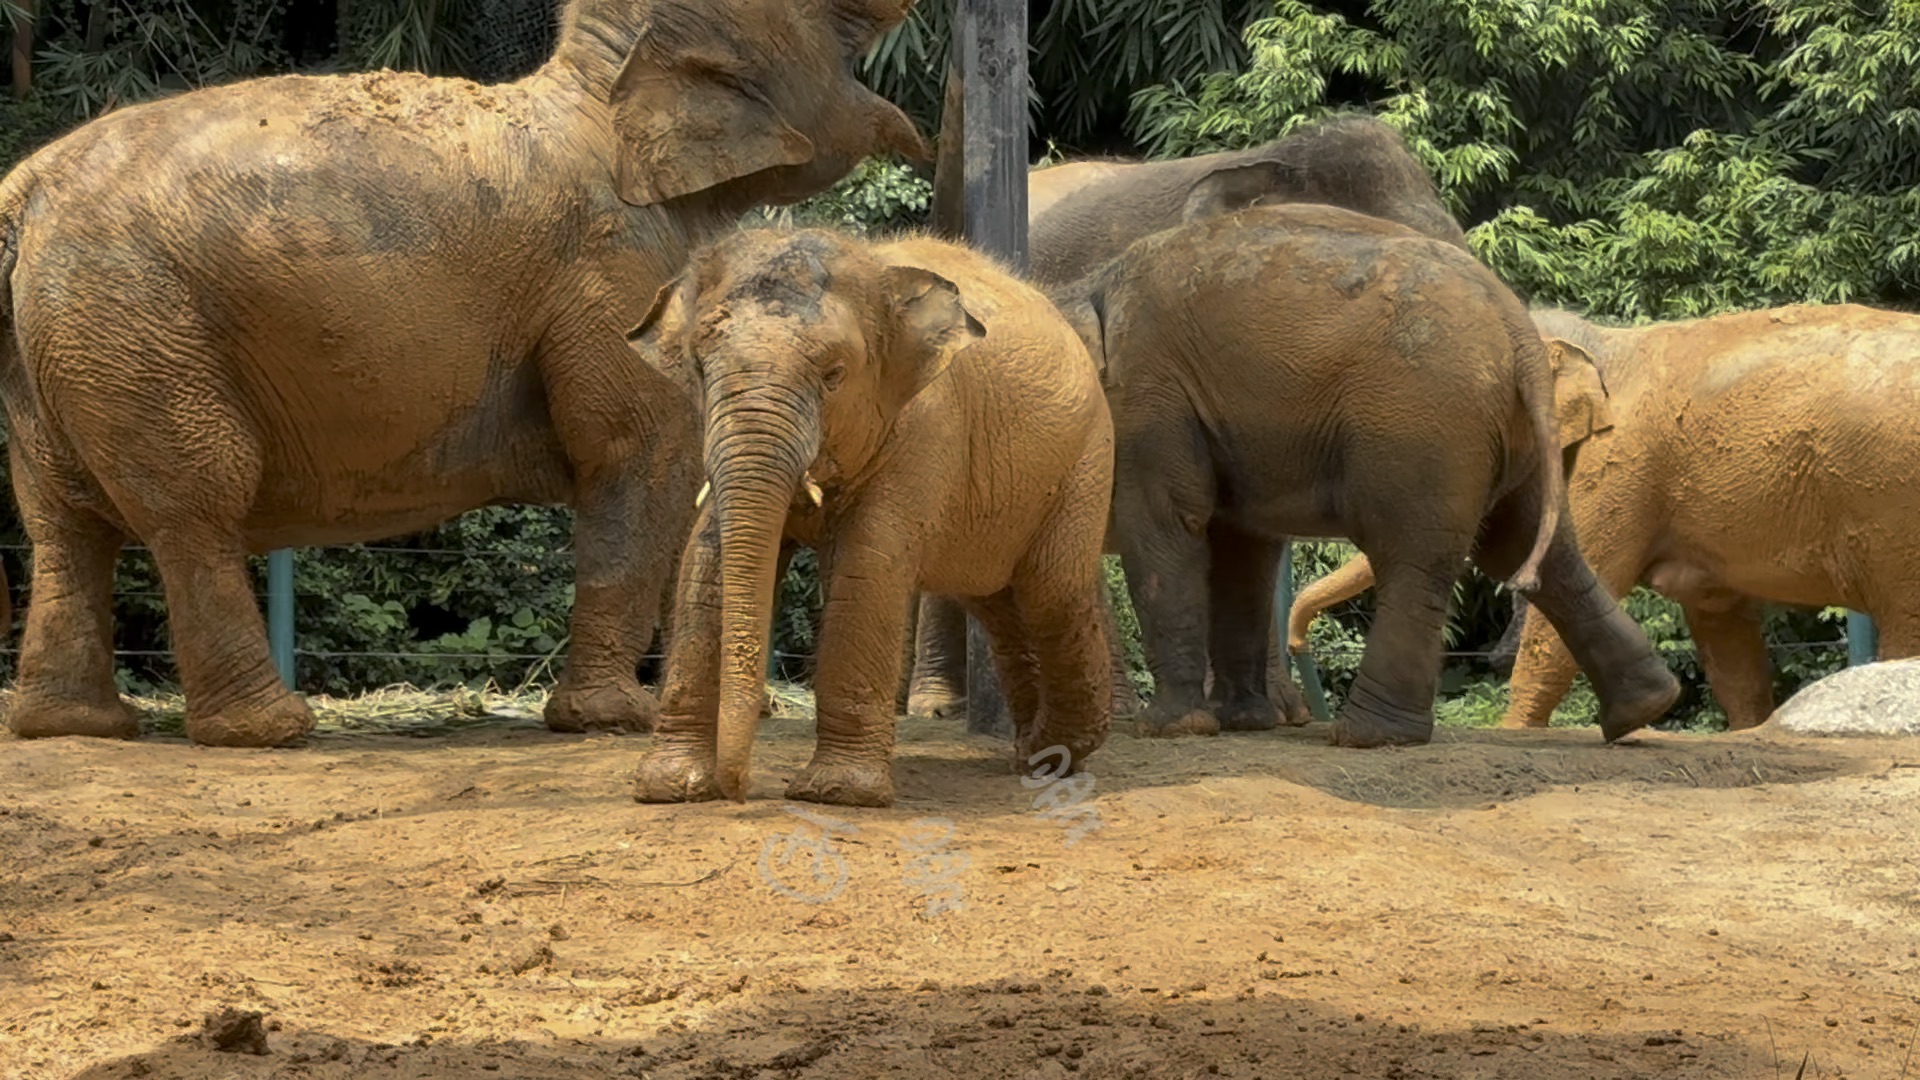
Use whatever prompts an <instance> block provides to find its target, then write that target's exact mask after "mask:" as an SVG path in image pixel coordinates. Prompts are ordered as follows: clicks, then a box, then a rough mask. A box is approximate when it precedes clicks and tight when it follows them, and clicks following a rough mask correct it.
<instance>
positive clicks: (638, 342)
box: [627, 230, 986, 798]
mask: <svg viewBox="0 0 1920 1080" xmlns="http://www.w3.org/2000/svg"><path fill="white" fill-rule="evenodd" d="M985 333H986V330H985V328H984V327H983V326H982V325H981V324H980V323H979V321H978V320H976V319H975V318H974V317H973V316H972V315H971V314H969V313H968V312H967V310H966V308H965V307H964V306H963V304H962V300H961V297H960V293H959V290H958V288H957V287H956V286H955V285H954V284H953V283H952V282H950V281H948V280H946V279H945V278H943V277H941V276H939V275H937V274H934V273H932V272H931V271H928V270H924V269H920V268H918V267H913V266H899V265H891V264H887V263H884V262H882V261H880V260H879V259H877V258H876V257H875V256H874V255H872V254H871V253H870V251H869V250H868V249H866V248H864V247H862V246H859V245H858V242H857V241H850V240H849V239H847V238H845V237H843V236H840V235H838V234H835V233H831V232H825V231H820V230H802V231H792V232H789V231H783V230H753V231H744V232H739V233H736V234H734V235H733V236H731V237H729V238H727V239H726V240H723V241H721V242H720V243H719V244H717V245H715V246H714V247H711V248H708V249H706V250H704V251H703V252H701V253H700V254H697V255H696V256H695V257H694V259H693V260H692V263H691V265H690V266H689V268H688V269H687V270H686V271H685V272H684V273H683V274H682V275H681V277H680V278H679V279H677V280H675V281H673V282H670V283H669V284H667V285H666V286H665V287H663V288H662V289H661V290H660V292H659V293H658V294H657V295H656V296H655V298H654V302H653V306H652V309H651V310H650V311H649V312H648V313H647V315H646V317H645V318H644V319H642V320H641V322H640V324H639V325H638V326H636V327H635V328H634V329H633V330H632V331H631V332H629V334H628V338H627V339H628V342H629V344H631V345H632V346H633V347H634V348H635V349H636V350H637V351H638V352H639V353H640V354H641V355H642V356H644V357H645V358H646V359H647V360H648V362H650V363H652V364H653V365H655V366H656V367H658V368H660V369H661V370H662V371H663V372H664V373H665V374H667V375H668V376H669V377H670V378H673V379H674V380H675V381H676V382H678V383H680V384H681V385H684V386H690V387H692V388H693V389H694V390H695V393H696V396H697V398H698V402H699V407H700V411H701V412H702V413H703V414H704V417H705V423H706V443H705V463H706V472H707V478H708V487H707V488H703V489H702V496H703V498H705V497H708V496H709V493H710V498H711V502H712V508H711V513H712V518H713V522H714V526H715V527H716V528H717V530H718V536H719V544H720V578H721V608H722V611H721V619H720V625H721V631H720V632H721V641H720V643H719V648H720V650H721V663H720V693H719V701H720V705H719V712H720V715H719V737H718V755H717V760H716V780H717V782H718V785H719V787H720V791H721V793H722V794H724V795H727V796H729V797H733V798H740V797H743V796H744V792H745V790H746V779H747V770H748V765H749V752H750V749H751V745H752V739H753V732H754V726H755V724H756V722H757V720H758V718H759V709H760V696H761V692H762V690H763V687H764V673H765V670H766V666H765V659H764V657H763V655H762V649H763V647H764V644H765V642H766V640H767V633H768V630H769V627H770V621H771V618H772V612H773V601H774V587H775V584H776V583H775V581H774V568H775V564H776V561H777V558H778V554H779V549H780V542H781V539H782V535H783V532H784V530H785V526H786V522H787V517H788V514H789V513H790V512H791V511H792V509H793V508H794V507H795V504H796V503H798V504H800V505H801V506H802V507H804V508H807V509H822V510H823V513H824V515H825V518H826V520H827V521H828V522H829V526H830V523H831V521H832V519H833V517H834V515H835V513H836V512H837V511H838V510H839V509H841V506H840V503H839V500H838V498H837V496H840V495H843V494H844V495H845V497H846V498H847V499H850V500H857V498H858V485H859V481H860V479H861V477H862V471H863V470H864V469H865V468H866V467H867V465H868V464H869V463H870V462H872V461H873V459H874V457H875V455H876V454H877V453H878V452H879V451H880V449H881V447H882V446H883V445H884V444H885V442H886V440H887V437H888V435H889V434H890V432H891V430H892V427H893V423H894V419H895V418H896V417H897V416H898V415H899V414H900V411H901V410H902V409H904V408H905V407H906V406H907V404H908V402H910V401H911V400H912V399H913V398H914V396H915V395H917V394H919V393H920V392H921V391H922V390H924V389H926V388H927V387H928V386H929V385H930V384H931V383H933V382H934V381H935V380H936V379H938V378H939V377H940V376H941V374H942V373H943V372H944V371H945V370H946V368H947V366H948V364H949V363H950V362H951V361H952V359H953V357H954V354H955V353H957V352H958V351H959V350H960V349H962V348H964V347H966V346H967V345H968V344H970V343H971V342H972V341H973V340H974V339H976V338H979V337H982V336H984V335H985ZM823 502H824V507H822V503H823Z"/></svg>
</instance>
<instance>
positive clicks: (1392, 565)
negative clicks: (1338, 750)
mask: <svg viewBox="0 0 1920 1080" xmlns="http://www.w3.org/2000/svg"><path fill="white" fill-rule="evenodd" d="M1460 546H1461V547H1462V548H1464V547H1465V546H1466V545H1465V538H1464V537H1463V538H1462V540H1461V543H1460ZM1463 555H1464V552H1462V551H1457V550H1455V549H1453V548H1451V547H1448V548H1445V549H1443V550H1434V551H1425V552H1407V553H1405V554H1402V553H1400V552H1399V551H1381V550H1378V549H1377V548H1376V549H1375V550H1371V551H1368V552H1367V557H1368V560H1369V561H1370V562H1372V564H1373V566H1374V572H1375V574H1376V577H1377V580H1378V585H1377V587H1376V596H1377V597H1378V599H1377V601H1376V605H1375V611H1376V614H1375V616H1374V620H1373V626H1372V627H1371V628H1370V629H1368V631H1367V639H1366V651H1365V653H1364V654H1363V655H1362V656H1361V658H1360V670H1359V672H1358V673H1356V675H1355V676H1354V681H1353V689H1352V690H1351V691H1350V692H1349V693H1348V695H1347V702H1346V704H1345V705H1344V706H1343V707H1342V708H1341V710H1340V715H1339V716H1338V717H1337V718H1336V719H1335V720H1334V723H1333V729H1332V731H1331V732H1329V734H1328V741H1330V742H1332V743H1333V744H1334V745H1336V746H1352V747H1361V748H1366V747H1375V746H1406V745H1418V744H1421V743H1425V742H1428V741H1430V740H1431V739H1432V738H1433V698H1434V693H1435V692H1436V690H1437V689H1438V687H1439V683H1440V661H1441V654H1442V653H1443V651H1444V650H1445V640H1444V635H1445V632H1446V621H1447V604H1448V602H1449V601H1450V600H1451V599H1452V594H1453V582H1454V579H1455V578H1456V577H1457V576H1458V575H1459V573H1460V562H1461V558H1462V556H1463Z"/></svg>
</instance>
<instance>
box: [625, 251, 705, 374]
mask: <svg viewBox="0 0 1920 1080" xmlns="http://www.w3.org/2000/svg"><path fill="white" fill-rule="evenodd" d="M687 284H688V282H687V275H686V274H684V273H683V274H681V275H680V276H679V277H676V278H674V279H673V280H672V281H669V282H667V283H666V284H665V285H662V286H660V289H659V291H657V292H655V293H654V294H653V303H652V305H651V306H649V307H648V308H647V313H646V314H645V315H644V316H642V317H641V319H640V322H639V324H638V325H637V326H635V327H634V328H633V329H631V330H629V331H627V346H628V347H629V348H631V349H632V350H633V351H634V352H637V353H639V354H640V357H641V359H643V360H645V361H646V362H647V363H648V365H650V366H651V367H652V368H653V369H654V370H655V371H658V372H659V373H660V374H662V375H665V376H666V377H667V378H668V379H671V380H672V381H673V383H674V385H676V386H680V387H685V388H691V386H692V385H693V375H692V371H691V369H690V365H689V364H688V363H687V349H686V329H687V320H688V318H689V317H690V315H691V310H690V309H691V308H692V305H693V295H692V293H693V290H692V289H690V288H687V287H686V285H687Z"/></svg>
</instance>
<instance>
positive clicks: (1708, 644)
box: [1682, 602, 1773, 731]
mask: <svg viewBox="0 0 1920 1080" xmlns="http://www.w3.org/2000/svg"><path fill="white" fill-rule="evenodd" d="M1682 608H1683V609H1684V610H1685V612H1686V616H1687V631H1688V633H1689V634H1691V635H1692V637H1693V644H1694V646H1695V647H1696V648H1698V649H1699V650H1700V667H1701V668H1702V670H1704V671H1705V672H1706V675H1707V686H1708V687H1709V688H1711V689H1712V690H1713V696H1714V697H1715V698H1716V699H1718V700H1719V702H1720V708H1721V709H1723V710H1725V712H1726V714H1727V728H1728V730H1730V731H1739V730H1741V729H1743V728H1750V727H1755V726H1758V725H1759V724H1760V723H1762V722H1763V721H1765V720H1766V718H1767V717H1769V716H1772V715H1773V663H1772V661H1771V660H1769V659H1768V657H1767V641H1766V637H1765V636H1764V635H1763V634H1762V633H1761V630H1760V615H1761V612H1760V605H1758V604H1755V603H1748V602H1736V603H1732V604H1709V605H1702V604H1699V603H1683V604H1682Z"/></svg>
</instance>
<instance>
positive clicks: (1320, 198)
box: [908, 114, 1467, 724]
mask: <svg viewBox="0 0 1920 1080" xmlns="http://www.w3.org/2000/svg"><path fill="white" fill-rule="evenodd" d="M952 134H953V133H952V132H950V131H948V130H946V128H944V127H943V133H942V140H941V142H942V145H941V154H942V157H941V161H940V171H941V172H942V173H943V174H946V175H953V176H957V175H958V174H959V171H960V170H959V162H958V160H957V157H958V146H959V142H958V140H957V139H954V138H951V137H950V136H951V135H952ZM1281 203H1323V204H1329V205H1334V206H1342V207H1345V208H1347V209H1349V210H1354V211H1357V212H1359V213H1363V214H1368V215H1371V216H1374V217H1379V218H1384V219H1386V220H1388V221H1397V222H1399V223H1401V224H1403V225H1405V226H1407V227H1408V228H1411V229H1414V230H1416V231H1418V232H1420V233H1423V234H1425V235H1427V236H1430V237H1433V238H1434V239H1436V240H1440V241H1443V242H1445V243H1448V244H1452V245H1454V246H1456V247H1458V248H1460V249H1461V250H1462V251H1465V250H1467V239H1466V234H1465V233H1464V232H1462V231H1461V229H1460V224H1459V222H1458V221H1456V220H1455V219H1454V217H1453V214H1452V213H1451V212H1450V211H1449V210H1448V209H1447V207H1446V204H1445V203H1444V202H1442V201H1441V198H1440V193H1439V191H1438V189H1436V187H1435V186H1434V183H1433V178H1432V177H1431V176H1430V175H1428V173H1427V170H1426V168H1425V167H1424V166H1422V165H1421V164H1420V161H1419V159H1418V158H1416V157H1415V156H1414V155H1413V152H1412V151H1411V150H1410V149H1409V148H1408V146H1407V143H1406V140H1405V139H1404V138H1402V137H1401V135H1400V133H1399V132H1398V131H1395V130H1394V129H1393V128H1392V127H1390V126H1388V125H1387V124H1385V123H1383V122H1381V121H1379V120H1376V119H1374V118H1372V117H1370V116H1362V115H1355V114H1347V115H1339V116H1333V117H1328V118H1326V119H1323V120H1319V121H1316V122H1313V123H1309V124H1305V125H1303V126H1301V127H1300V128H1298V129H1296V130H1295V131H1293V132H1291V133H1289V134H1287V135H1285V136H1283V137H1281V138H1279V139H1274V140H1272V141H1269V142H1267V143H1264V144H1262V145H1260V146H1255V147H1251V148H1249V149H1245V150H1233V151H1225V152H1221V153H1215V154H1203V155H1199V156H1195V157H1188V158H1174V159H1167V160H1162V161H1121V160H1099V161H1069V162H1063V163H1060V164H1055V165H1049V166H1046V167H1044V168H1039V169H1035V170H1033V171H1032V172H1029V173H1028V174H1027V228H1028V245H1027V246H1028V251H1029V261H1030V274H1031V276H1032V278H1033V279H1034V280H1035V281H1038V282H1040V283H1041V285H1042V286H1043V287H1049V288H1051V287H1057V286H1061V285H1065V284H1068V283H1071V282H1073V281H1077V280H1078V279H1080V278H1082V277H1084V276H1085V275H1087V274H1088V273H1090V272H1092V271H1093V270H1094V269H1095V268H1097V267H1099V266H1101V265H1102V264H1104V263H1105V262H1106V261H1107V260H1109V259H1112V258H1114V257H1115V256H1117V255H1119V254H1120V253H1121V252H1122V251H1123V250H1125V249H1126V247H1127V246H1128V245H1129V244H1131V243H1133V242H1134V241H1135V240H1138V239H1140V238H1141V237H1144V236H1147V235H1149V234H1151V233H1155V232H1158V231H1160V230H1162V229H1167V228H1171V227H1173V226H1176V225H1179V224H1181V223H1182V222H1183V221H1193V220H1197V219H1200V218H1205V217H1210V216H1213V215H1216V214H1223V213H1231V212H1233V211H1236V210H1240V209H1243V208H1245V207H1248V206H1253V205H1269V204H1281ZM1109 550H1112V549H1111V547H1110V548H1109ZM1107 617H1108V618H1109V619H1110V618H1111V616H1110V615H1109V616H1107ZM1109 625H1111V623H1110V624H1109ZM965 628H966V622H965V620H964V619H963V618H961V617H960V615H959V613H958V611H957V610H956V609H955V608H954V606H953V605H951V604H949V603H947V602H945V601H943V600H941V599H939V598H931V597H930V598H928V599H926V600H924V601H923V602H922V604H921V607H920V621H919V624H918V628H917V631H916V649H917V656H916V661H915V666H914V677H913V684H912V692H911V693H910V695H909V697H908V709H909V711H910V712H912V713H915V714H917V715H936V716H938V715H949V714H953V713H957V712H960V711H962V710H963V709H964V708H965V705H966V639H965ZM1243 632H1246V633H1255V632H1259V633H1262V634H1263V635H1264V636H1263V638H1262V640H1268V641H1272V642H1274V647H1273V649H1272V650H1270V652H1269V654H1268V660H1267V663H1268V666H1269V669H1270V671H1271V672H1272V676H1273V677H1272V679H1271V681H1270V683H1269V685H1270V687H1271V688H1272V690H1273V696H1274V698H1275V703H1276V705H1277V707H1278V712H1277V714H1276V715H1277V716H1278V717H1279V718H1281V719H1283V720H1284V721H1285V722H1287V723H1290V724H1304V723H1306V722H1307V721H1308V720H1309V719H1311V717H1310V714H1309V712H1308V709H1307V705H1306V701H1305V699H1304V698H1303V697H1302V696H1301V694H1300V691H1299V689H1298V688H1297V687H1296V686H1295V685H1294V683H1293V681H1292V680H1291V679H1290V678H1288V677H1287V674H1286V664H1285V658H1284V656H1283V655H1282V654H1281V652H1280V651H1279V647H1278V640H1277V636H1276V635H1273V634H1272V633H1270V632H1267V631H1255V629H1254V628H1252V627H1247V628H1244V631H1243ZM1113 640H1114V646H1115V651H1114V654H1113V656H1112V657H1111V658H1110V659H1111V662H1112V665H1113V669H1114V687H1115V707H1116V709H1117V710H1119V712H1120V714H1122V715H1130V714H1131V713H1132V712H1133V710H1134V708H1135V707H1136V704H1137V703H1136V701H1135V698H1134V695H1133V690H1132V684H1131V681H1130V679H1129V678H1128V676H1127V668H1126V662H1125V659H1124V657H1123V656H1122V655H1121V653H1120V651H1119V644H1120V643H1119V639H1118V636H1117V635H1115V637H1114V639H1113ZM1211 679H1212V676H1211V675H1210V676H1209V681H1211Z"/></svg>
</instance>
